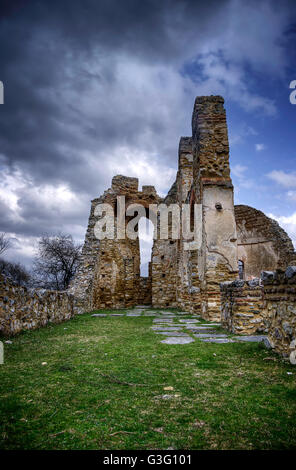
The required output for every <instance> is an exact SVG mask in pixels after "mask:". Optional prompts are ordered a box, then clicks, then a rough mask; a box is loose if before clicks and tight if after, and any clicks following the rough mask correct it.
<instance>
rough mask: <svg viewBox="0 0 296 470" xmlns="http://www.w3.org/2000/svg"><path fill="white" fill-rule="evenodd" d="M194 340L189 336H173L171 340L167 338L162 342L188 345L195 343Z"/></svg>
mask: <svg viewBox="0 0 296 470" xmlns="http://www.w3.org/2000/svg"><path fill="white" fill-rule="evenodd" d="M193 342H194V339H193V338H191V337H190V336H188V337H187V338H183V337H178V336H172V337H171V338H166V339H163V340H162V341H161V343H164V344H188V343H193Z"/></svg>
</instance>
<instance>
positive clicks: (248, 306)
mask: <svg viewBox="0 0 296 470" xmlns="http://www.w3.org/2000/svg"><path fill="white" fill-rule="evenodd" d="M221 324H222V326H223V328H226V329H227V330H229V331H231V332H232V333H235V334H241V335H252V334H254V333H259V332H260V333H267V331H268V327H269V324H270V321H269V320H268V319H267V318H266V317H265V310H264V309H263V286H262V285H261V283H260V281H259V279H253V280H251V281H244V280H235V281H232V282H225V283H223V284H221Z"/></svg>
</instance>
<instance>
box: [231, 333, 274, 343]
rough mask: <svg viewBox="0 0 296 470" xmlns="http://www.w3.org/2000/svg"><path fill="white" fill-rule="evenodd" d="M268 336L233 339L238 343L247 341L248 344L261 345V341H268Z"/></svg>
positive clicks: (237, 337) (235, 337)
mask: <svg viewBox="0 0 296 470" xmlns="http://www.w3.org/2000/svg"><path fill="white" fill-rule="evenodd" d="M266 338H267V336H265V335H250V336H234V337H233V339H235V340H237V341H245V342H247V343H260V342H261V341H264V342H265V340H266Z"/></svg>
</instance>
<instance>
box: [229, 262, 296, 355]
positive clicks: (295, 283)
mask: <svg viewBox="0 0 296 470" xmlns="http://www.w3.org/2000/svg"><path fill="white" fill-rule="evenodd" d="M221 300H222V306H221V323H222V326H223V327H224V328H227V329H228V330H229V331H231V332H232V333H236V334H242V335H247V334H254V333H265V334H266V333H267V334H268V340H269V343H270V346H271V347H272V348H273V349H274V350H275V351H276V352H278V353H279V354H281V355H282V356H284V357H288V356H290V355H291V353H292V355H293V361H294V362H293V363H294V364H295V363H296V266H289V267H288V268H287V269H286V271H282V270H277V271H263V272H262V273H261V280H260V281H259V279H253V280H250V281H244V280H236V281H234V282H226V283H223V284H221Z"/></svg>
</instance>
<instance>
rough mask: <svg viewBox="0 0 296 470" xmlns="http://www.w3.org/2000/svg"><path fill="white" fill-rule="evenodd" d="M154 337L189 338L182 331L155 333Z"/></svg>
mask: <svg viewBox="0 0 296 470" xmlns="http://www.w3.org/2000/svg"><path fill="white" fill-rule="evenodd" d="M155 334H156V335H167V336H183V337H186V338H190V336H189V335H187V334H186V333H183V332H182V331H155Z"/></svg>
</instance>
